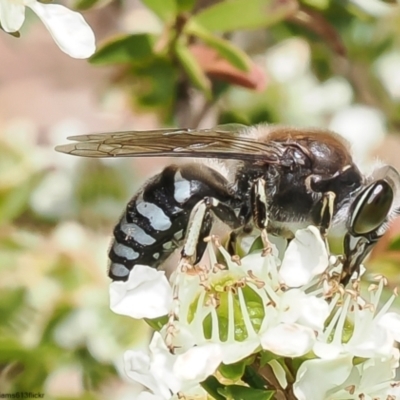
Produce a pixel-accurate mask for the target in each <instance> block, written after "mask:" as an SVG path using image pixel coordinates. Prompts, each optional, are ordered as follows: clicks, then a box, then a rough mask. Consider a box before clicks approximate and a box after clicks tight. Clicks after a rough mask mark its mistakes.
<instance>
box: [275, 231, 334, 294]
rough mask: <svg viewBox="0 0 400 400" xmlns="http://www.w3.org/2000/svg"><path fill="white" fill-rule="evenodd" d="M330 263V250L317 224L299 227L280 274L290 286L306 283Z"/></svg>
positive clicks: (288, 248) (287, 251)
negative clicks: (328, 250) (303, 227)
mask: <svg viewBox="0 0 400 400" xmlns="http://www.w3.org/2000/svg"><path fill="white" fill-rule="evenodd" d="M328 264H329V257H328V252H327V250H326V246H325V243H324V242H323V240H322V238H321V234H320V233H319V231H318V229H317V228H316V227H315V226H309V227H308V228H306V229H299V230H298V231H297V232H296V235H295V238H294V239H293V240H292V241H291V242H290V244H289V246H288V247H287V250H286V253H285V256H284V258H283V261H282V265H281V268H280V270H279V274H280V276H281V277H282V279H283V280H284V282H285V283H286V285H288V286H290V287H299V286H302V285H306V284H307V283H309V282H310V280H311V279H312V278H313V277H314V276H316V275H317V274H321V273H322V272H324V271H325V269H326V268H327V267H328Z"/></svg>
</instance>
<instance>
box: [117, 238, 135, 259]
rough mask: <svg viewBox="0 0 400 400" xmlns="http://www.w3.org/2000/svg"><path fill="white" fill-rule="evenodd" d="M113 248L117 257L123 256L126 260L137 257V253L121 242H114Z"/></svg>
mask: <svg viewBox="0 0 400 400" xmlns="http://www.w3.org/2000/svg"><path fill="white" fill-rule="evenodd" d="M113 250H114V253H115V254H116V255H117V256H118V257H123V258H126V259H127V260H136V259H137V258H138V257H139V253H137V252H136V251H135V250H133V249H131V248H130V247H128V246H125V245H124V244H121V243H117V242H115V243H114V246H113Z"/></svg>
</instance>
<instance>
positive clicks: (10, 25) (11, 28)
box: [0, 0, 25, 32]
mask: <svg viewBox="0 0 400 400" xmlns="http://www.w3.org/2000/svg"><path fill="white" fill-rule="evenodd" d="M24 20H25V6H23V5H21V4H17V3H16V2H14V1H10V0H0V24H1V26H2V28H3V29H4V30H5V31H6V32H16V31H17V30H18V29H19V28H21V26H22V24H23V23H24Z"/></svg>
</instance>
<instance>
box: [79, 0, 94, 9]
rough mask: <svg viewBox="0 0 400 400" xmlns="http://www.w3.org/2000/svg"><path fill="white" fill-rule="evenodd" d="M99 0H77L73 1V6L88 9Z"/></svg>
mask: <svg viewBox="0 0 400 400" xmlns="http://www.w3.org/2000/svg"><path fill="white" fill-rule="evenodd" d="M99 1H100V0H77V1H75V3H74V8H76V9H77V10H88V9H89V8H91V7H93V6H95V5H96V4H97V3H98V2H99Z"/></svg>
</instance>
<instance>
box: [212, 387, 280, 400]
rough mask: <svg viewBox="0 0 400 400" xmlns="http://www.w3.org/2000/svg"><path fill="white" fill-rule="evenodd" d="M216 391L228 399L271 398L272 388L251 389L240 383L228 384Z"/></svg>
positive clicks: (254, 399) (258, 399)
mask: <svg viewBox="0 0 400 400" xmlns="http://www.w3.org/2000/svg"><path fill="white" fill-rule="evenodd" d="M218 392H219V393H220V394H222V395H223V396H225V397H226V398H227V399H229V400H270V399H272V398H273V396H274V394H275V391H274V390H261V389H253V388H250V387H247V386H241V385H229V386H225V388H223V389H219V390H218Z"/></svg>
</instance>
